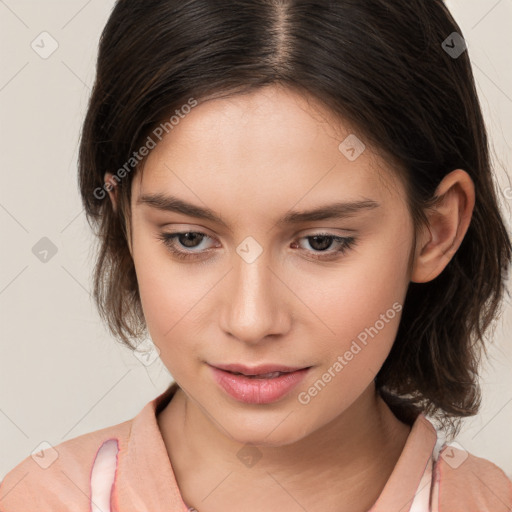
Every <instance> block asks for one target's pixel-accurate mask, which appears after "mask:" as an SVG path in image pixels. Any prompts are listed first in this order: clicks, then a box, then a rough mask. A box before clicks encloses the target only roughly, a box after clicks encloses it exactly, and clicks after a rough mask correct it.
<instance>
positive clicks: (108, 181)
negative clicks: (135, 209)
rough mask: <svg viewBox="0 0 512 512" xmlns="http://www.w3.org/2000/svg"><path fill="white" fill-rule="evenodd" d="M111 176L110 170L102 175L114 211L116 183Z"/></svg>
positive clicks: (115, 206)
mask: <svg viewBox="0 0 512 512" xmlns="http://www.w3.org/2000/svg"><path fill="white" fill-rule="evenodd" d="M113 176H114V175H113V174H112V173H111V172H106V173H105V175H104V176H103V181H104V182H105V190H106V191H107V192H108V195H109V197H110V200H111V202H112V208H113V209H114V211H117V187H116V185H117V183H116V181H115V179H113Z"/></svg>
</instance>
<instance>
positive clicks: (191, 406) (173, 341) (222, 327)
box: [0, 0, 512, 512]
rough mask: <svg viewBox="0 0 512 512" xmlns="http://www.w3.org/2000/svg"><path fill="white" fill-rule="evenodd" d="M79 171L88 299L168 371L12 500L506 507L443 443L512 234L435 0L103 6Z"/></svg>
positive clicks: (33, 506) (7, 499)
mask: <svg viewBox="0 0 512 512" xmlns="http://www.w3.org/2000/svg"><path fill="white" fill-rule="evenodd" d="M79 164H80V165H79V182H80V189H81V193H82V198H83V203H84V206H85V209H86V212H87V215H88V219H89V220H90V222H91V225H92V226H93V227H94V228H96V233H97V235H98V237H99V240H100V242H101V247H100V251H99V255H98V260H97V262H96V274H95V297H96V300H97V304H98V306H99V311H100V313H101V314H102V316H103V318H104V319H105V321H106V322H107V324H108V325H109V327H110V328H111V330H112V333H113V334H114V335H115V336H116V337H117V338H118V339H120V340H121V341H122V342H124V343H126V344H127V345H129V346H130V347H133V348H136V346H137V343H138V342H139V341H140V340H142V339H144V337H145V336H146V335H147V334H149V335H150V336H151V339H152V340H153V342H154V344H155V345H156V347H157V348H158V350H159V353H160V357H161V359H162V361H163V362H164V364H165V365H166V366H167V368H168V369H169V371H170V373H171V374H172V376H173V378H174V380H175V383H173V384H172V386H170V388H169V389H168V390H166V391H165V393H163V394H161V395H160V396H158V397H157V398H155V399H154V400H153V401H151V402H150V403H148V404H147V405H146V406H145V407H144V409H143V410H142V411H141V412H140V414H139V415H137V416H136V417H135V418H134V419H133V420H130V421H126V422H124V423H121V424H119V425H114V426H112V427H108V428H105V429H102V430H99V431H96V432H91V433H89V434H86V435H82V436H80V437H77V438H74V439H71V440H68V441H66V442H64V443H62V444H60V445H58V446H56V447H52V448H51V450H54V451H55V452H56V453H57V454H58V457H57V458H55V461H54V462H53V463H52V464H51V465H49V466H48V467H42V466H41V465H40V464H37V461H36V460H35V457H34V458H32V457H28V458H27V459H25V460H24V461H22V462H21V463H20V464H19V465H18V466H17V467H16V468H14V469H13V470H12V471H11V472H10V473H9V474H8V475H7V476H6V478H5V479H4V481H3V483H2V485H1V487H0V508H1V510H2V511H4V512H19V511H26V510H48V511H50V510H51V511H61V510H62V511H64V510H66V511H69V510H73V511H77V512H78V511H80V512H81V511H84V512H86V511H90V510H94V511H102V512H106V511H115V512H132V511H137V512H143V511H144V512H146V511H151V512H157V511H169V512H170V511H173V512H174V511H183V512H185V511H186V510H197V511H199V512H220V511H223V512H230V511H235V510H236V511H238V510H244V512H259V511H265V512H275V511H283V510H284V511H286V512H295V511H297V512H299V511H304V510H307V511H308V512H318V511H332V512H349V511H350V512H366V511H371V512H399V511H400V512H406V511H409V512H419V511H422V512H424V511H429V510H430V511H450V512H458V511H475V512H476V511H479V512H482V511H489V512H490V511H492V512H499V511H503V512H505V511H509V510H510V509H511V507H512V482H510V481H509V480H508V478H507V477H506V475H505V473H504V472H503V471H502V470H501V469H500V468H498V467H497V466H496V465H494V464H493V463H492V462H490V461H487V460H485V459H481V458H478V457H476V456H474V455H472V454H470V453H467V452H466V451H465V450H464V449H463V447H461V446H460V445H457V444H455V445H450V444H447V443H446V442H445V440H446V441H447V440H448V439H450V438H451V439H453V438H454V437H455V435H456V433H457V432H458V430H459V428H460V419H461V418H462V417H466V416H471V415H474V414H476V413H477V412H478V409H479V404H480V391H479V387H478V361H479V355H480V349H481V348H482V347H483V346H484V344H483V339H484V333H485V332H486V330H487V328H488V327H489V326H490V325H491V323H492V321H493V319H494V318H495V317H496V315H497V312H498V310H499V305H500V301H501V298H502V294H503V289H504V280H505V276H506V272H507V270H508V267H509V264H510V258H511V244H510V239H509V236H508V234H507V232H506V229H505V226H504V222H503V219H502V217H501V215H500V212H499V208H498V205H497V198H496V194H495V189H494V181H493V175H492V170H491V166H490V162H489V155H488V150H487V136H486V131H485V126H484V122H483V119H482V114H481V110H480V106H479V103H478V99H477V94H476V91H475V84H474V79H473V75H472V71H471V67H470V62H469V58H468V53H467V48H466V47H465V43H464V39H463V37H462V34H461V31H460V29H459V27H458V26H457V24H456V23H455V21H454V20H453V19H452V17H451V15H450V13H449V12H448V10H447V9H446V7H445V6H444V4H443V3H442V2H441V1H440V0H413V1H405V0H394V1H390V0H365V1H362V2H352V1H349V0H338V1H327V0H238V1H235V0H231V1H224V0H216V1H211V2H206V1H204V0H187V1H183V0H180V1H178V0H150V1H148V0H144V1H143V0H119V1H118V2H117V4H116V6H115V9H114V11H113V12H112V14H111V16H110V19H109V21H108V23H107V25H106V27H105V29H104V32H103V35H102V38H101V43H100V48H99V57H98V67H97V77H96V83H95V86H94V90H93V92H92V97H91V100H90V105H89V109H88V112H87V116H86V119H85V123H84V127H83V133H82V139H81V147H80V162H79ZM427 416H428V418H427ZM434 424H437V425H436V426H434ZM48 455H50V454H48Z"/></svg>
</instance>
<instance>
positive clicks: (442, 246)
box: [411, 169, 475, 283]
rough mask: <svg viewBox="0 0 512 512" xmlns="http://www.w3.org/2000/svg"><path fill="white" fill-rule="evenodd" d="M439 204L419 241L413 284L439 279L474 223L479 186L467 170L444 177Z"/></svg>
mask: <svg viewBox="0 0 512 512" xmlns="http://www.w3.org/2000/svg"><path fill="white" fill-rule="evenodd" d="M435 195H436V197H438V201H437V203H436V204H435V205H434V206H433V207H432V208H430V209H429V210H428V211H426V212H425V213H426V216H427V220H428V226H425V227H424V229H423V230H422V232H421V234H420V235H419V236H418V238H417V243H416V248H415V261H414V265H413V270H412V273H411V281H412V282H415V283H425V282H428V281H431V280H433V279H435V278H436V277H437V276H438V275H439V274H441V272H442V271H443V270H444V268H445V267H446V265H448V263H449V262H450V260H451V259H452V258H453V256H454V254H455V253H456V252H457V250H458V248H459V246H460V244H461V243H462V240H463V239H464V236H465V235H466V232H467V230H468V227H469V224H470V222H471V217H472V214H473V209H474V205H475V187H474V183H473V180H472V179H471V177H470V176H469V174H468V173H467V172H466V171H463V170H462V169H456V170H455V171H452V172H451V173H450V174H448V175H447V176H445V177H444V179H443V180H442V181H441V183H440V184H439V186H438V187H437V189H436V192H435Z"/></svg>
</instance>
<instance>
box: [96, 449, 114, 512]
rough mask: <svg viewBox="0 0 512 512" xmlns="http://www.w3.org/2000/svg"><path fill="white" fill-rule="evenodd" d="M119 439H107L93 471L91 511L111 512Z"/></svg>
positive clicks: (100, 450)
mask: <svg viewBox="0 0 512 512" xmlns="http://www.w3.org/2000/svg"><path fill="white" fill-rule="evenodd" d="M117 452H118V446H117V440H116V439H109V440H108V441H105V442H104V443H103V444H102V445H101V447H100V449H99V450H98V453H97V454H96V460H95V461H94V465H93V467H92V471H91V512H111V511H110V496H111V494H112V486H113V484H114V480H115V475H116V468H117Z"/></svg>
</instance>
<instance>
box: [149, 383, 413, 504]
mask: <svg viewBox="0 0 512 512" xmlns="http://www.w3.org/2000/svg"><path fill="white" fill-rule="evenodd" d="M158 423H159V427H160V430H161V432H162V437H163V439H164V443H165V445H166V447H167V451H168V453H169V457H170V459H171V461H172V466H173V470H174V473H175V475H176V480H177V483H178V486H179V488H180V492H181V494H182V497H183V500H184V501H185V502H186V503H187V504H188V505H192V506H194V507H195V508H196V509H197V510H198V512H202V509H203V510H204V509H205V508H206V509H207V510H208V511H212V512H215V511H217V510H219V511H220V510H223V511H229V510H240V509H241V508H242V509H244V510H246V511H248V512H250V511H252V510H255V511H256V510H267V511H273V510H280V511H282V510H283V509H284V510H290V511H291V510H295V509H296V510H297V511H299V510H300V511H303V510H304V508H305V509H306V510H337V511H339V512H344V511H345V510H346V511H349V510H350V511H351V512H357V511H361V512H365V511H367V510H368V509H369V508H370V507H371V506H372V505H373V504H374V502H375V501H376V500H377V498H378V497H379V495H380V493H381V492H382V489H383V488H384V485H385V484H386V481H387V480H388V478H389V476H390V474H391V472H392V470H393V468H394V465H395V464H396V461H397V460H398V457H399V456H400V453H401V452H402V449H403V447H404V444H405V441H406V439H407V436H408V435H409V432H410V427H409V426H408V425H405V424H404V423H402V422H400V421H399V420H398V419H397V418H396V417H395V416H394V415H393V413H392V412H391V410H390V409H389V408H388V406H387V405H386V403H385V402H384V401H383V400H382V398H380V396H379V395H378V394H377V393H376V391H375V387H374V386H373V383H372V386H370V387H369V388H367V390H366V391H365V392H364V393H363V394H362V395H361V396H360V397H359V398H358V399H357V400H356V402H354V404H352V405H351V406H350V407H349V408H348V409H347V410H345V411H344V412H343V413H342V414H340V415H339V416H338V417H336V418H335V419H334V420H333V421H331V422H330V423H328V424H326V425H324V426H323V427H322V428H320V429H318V430H316V431H315V432H312V433H311V434H309V435H307V436H305V437H303V438H302V439H300V440H299V441H297V442H294V443H292V444H288V445H284V446H283V445H281V446H257V447H255V446H248V445H244V444H243V443H240V442H237V441H235V440H233V439H232V438H230V437H229V436H227V435H226V433H225V432H223V431H222V429H219V426H218V425H216V423H215V422H213V421H211V418H209V417H208V416H206V415H205V414H204V413H203V411H202V410H201V408H199V407H198V406H197V405H196V403H195V402H194V401H192V400H190V399H189V398H188V397H187V396H186V394H185V393H184V392H183V391H182V390H181V389H178V390H177V391H176V394H175V396H174V397H173V398H172V400H171V401H170V403H169V404H168V405H167V407H166V408H165V409H164V410H163V411H162V412H161V414H160V415H159V416H158ZM240 450H242V451H241V452H240ZM241 454H245V456H246V457H244V458H243V462H245V464H241V460H242V459H241V458H240V457H241ZM237 455H238V456H237ZM253 456H254V457H256V459H254V460H257V462H256V463H255V464H251V462H250V461H251V457H253ZM236 496H239V501H237V499H236ZM205 497H207V498H205ZM292 504H293V505H292ZM320 505H321V506H320ZM230 507H231V508H230ZM294 507H295V508H294Z"/></svg>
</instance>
